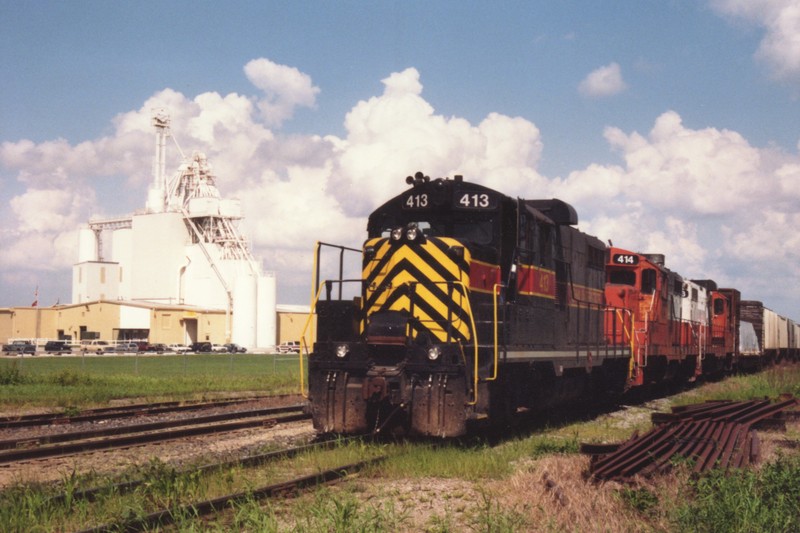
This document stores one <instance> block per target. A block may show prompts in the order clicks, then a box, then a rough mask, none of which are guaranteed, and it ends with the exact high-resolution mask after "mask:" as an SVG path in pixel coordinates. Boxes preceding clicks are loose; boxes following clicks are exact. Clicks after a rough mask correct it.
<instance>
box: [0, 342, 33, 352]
mask: <svg viewBox="0 0 800 533" xmlns="http://www.w3.org/2000/svg"><path fill="white" fill-rule="evenodd" d="M3 354H4V355H23V354H30V355H36V345H35V344H33V343H32V342H29V341H11V342H10V343H9V344H4V345H3Z"/></svg>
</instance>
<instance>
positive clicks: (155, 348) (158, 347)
mask: <svg viewBox="0 0 800 533" xmlns="http://www.w3.org/2000/svg"><path fill="white" fill-rule="evenodd" d="M145 351H147V352H150V353H164V352H166V351H169V350H168V349H167V345H166V344H162V343H160V342H156V343H154V344H149V345H148V346H147V350H145Z"/></svg>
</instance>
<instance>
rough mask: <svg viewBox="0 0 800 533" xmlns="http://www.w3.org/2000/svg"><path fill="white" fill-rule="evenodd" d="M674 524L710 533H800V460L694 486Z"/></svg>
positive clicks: (720, 475)
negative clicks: (774, 532) (786, 532)
mask: <svg viewBox="0 0 800 533" xmlns="http://www.w3.org/2000/svg"><path fill="white" fill-rule="evenodd" d="M673 523H674V524H675V526H676V530H680V531H698V532H706V531H707V532H709V533H711V532H715V533H716V532H728V531H730V532H748V533H759V532H763V533H768V532H773V531H800V457H797V456H794V457H790V458H788V457H780V458H779V459H778V460H777V461H775V462H774V463H771V464H767V465H765V466H764V467H763V468H762V469H761V470H759V471H754V470H738V471H735V472H733V473H730V474H727V475H726V474H725V473H724V472H721V471H712V472H710V473H709V474H707V475H705V476H703V477H701V478H699V479H696V480H692V481H691V483H690V494H689V495H688V498H687V499H686V501H685V502H683V503H682V504H681V505H679V506H678V507H677V508H676V509H675V511H674V513H673Z"/></svg>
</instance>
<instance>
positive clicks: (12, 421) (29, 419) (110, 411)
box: [0, 396, 279, 429]
mask: <svg viewBox="0 0 800 533" xmlns="http://www.w3.org/2000/svg"><path fill="white" fill-rule="evenodd" d="M268 398H269V399H272V398H279V397H276V396H251V397H248V398H226V399H224V400H217V401H212V402H206V401H202V402H182V401H174V402H160V403H146V404H134V405H127V406H122V407H100V408H97V409H87V410H85V411H81V412H80V413H78V414H74V415H72V414H67V413H44V414H35V415H20V416H5V417H0V429H8V428H21V427H35V426H47V425H61V424H72V423H77V422H95V421H97V420H111V419H118V418H132V417H136V416H144V415H156V414H164V413H173V412H174V413H179V412H187V411H200V410H203V409H214V408H217V407H227V406H230V405H236V404H242V403H248V402H253V401H259V400H264V399H268Z"/></svg>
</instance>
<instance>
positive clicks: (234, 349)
mask: <svg viewBox="0 0 800 533" xmlns="http://www.w3.org/2000/svg"><path fill="white" fill-rule="evenodd" d="M223 346H225V348H226V349H227V350H228V351H229V352H230V353H247V348H245V347H244V346H239V345H238V344H236V343H233V342H229V343H228V344H224V345H223Z"/></svg>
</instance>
